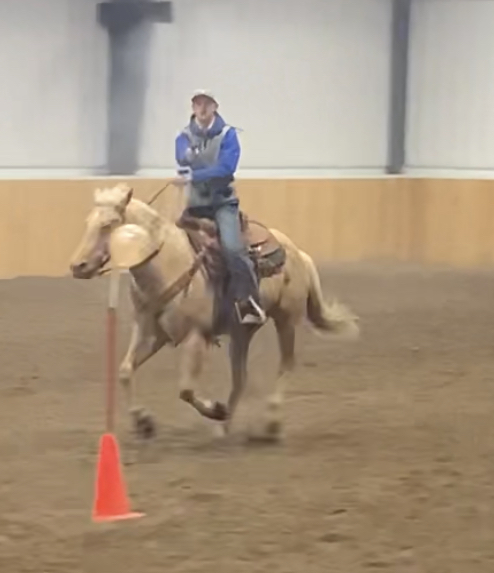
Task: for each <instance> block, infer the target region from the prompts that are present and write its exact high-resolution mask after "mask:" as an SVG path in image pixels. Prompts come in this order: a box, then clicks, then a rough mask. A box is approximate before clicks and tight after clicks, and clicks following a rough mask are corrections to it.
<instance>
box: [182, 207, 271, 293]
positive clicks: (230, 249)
mask: <svg viewBox="0 0 494 573" xmlns="http://www.w3.org/2000/svg"><path fill="white" fill-rule="evenodd" d="M187 212H188V214H190V215H191V216H193V217H206V218H208V219H213V220H214V221H215V222H216V224H217V225H218V231H219V235H220V241H221V246H222V249H223V254H224V257H225V260H226V264H227V266H228V270H229V271H230V277H231V280H230V289H229V290H230V292H229V298H230V297H231V301H230V302H232V303H234V302H236V301H242V300H246V299H248V298H249V296H252V297H253V299H254V300H255V301H256V302H257V303H259V302H260V301H259V285H258V282H257V277H256V274H255V270H254V264H253V263H252V260H251V259H250V257H249V254H248V251H247V248H246V247H245V245H244V243H243V241H242V233H241V229H240V218H239V206H238V201H231V202H228V203H224V204H220V205H218V206H216V205H215V206H211V207H193V208H189V209H187Z"/></svg>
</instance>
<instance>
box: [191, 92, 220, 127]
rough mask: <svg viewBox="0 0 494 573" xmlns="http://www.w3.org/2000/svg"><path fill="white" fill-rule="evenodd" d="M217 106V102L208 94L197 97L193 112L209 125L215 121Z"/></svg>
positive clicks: (201, 121) (203, 122) (200, 120)
mask: <svg viewBox="0 0 494 573" xmlns="http://www.w3.org/2000/svg"><path fill="white" fill-rule="evenodd" d="M217 108H218V106H217V105H216V103H215V102H214V101H213V100H212V99H210V98H208V97H206V96H199V97H196V98H195V99H194V101H193V102H192V113H193V114H194V115H195V116H196V118H197V120H198V121H199V122H200V123H202V124H203V125H209V124H210V123H211V122H212V121H213V117H214V112H215V111H216V110H217Z"/></svg>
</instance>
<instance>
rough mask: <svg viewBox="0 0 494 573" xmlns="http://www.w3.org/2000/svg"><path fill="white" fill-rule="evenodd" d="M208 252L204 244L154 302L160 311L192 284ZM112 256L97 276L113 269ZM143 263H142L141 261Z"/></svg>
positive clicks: (150, 201) (149, 203) (149, 202)
mask: <svg viewBox="0 0 494 573" xmlns="http://www.w3.org/2000/svg"><path fill="white" fill-rule="evenodd" d="M172 184H173V181H169V182H168V183H167V184H166V185H165V186H164V187H162V188H161V189H159V190H158V191H157V192H156V193H155V194H154V195H153V196H152V197H151V199H149V200H148V201H147V204H148V205H151V204H152V203H154V202H155V201H156V199H158V197H159V196H160V195H161V194H162V193H163V192H164V191H165V190H166V189H167V188H168V187H169V186H170V185H172ZM158 252H159V249H158V250H157V251H156V252H155V253H153V254H152V255H151V257H149V258H148V259H147V261H145V262H148V261H149V260H150V259H152V258H154V257H155V256H156V255H157V254H158ZM206 254H207V245H204V246H203V247H202V248H201V249H200V250H199V252H197V253H196V256H195V257H194V262H193V263H192V265H191V267H190V268H188V269H187V270H186V271H184V272H183V273H182V274H181V275H179V277H178V278H176V279H175V280H174V281H173V282H172V283H171V284H170V285H169V286H168V287H167V288H166V289H165V290H164V291H163V292H162V293H161V294H160V296H159V298H158V300H157V301H155V302H154V306H156V307H157V308H156V310H157V311H158V310H159V308H160V307H164V306H166V305H167V304H168V303H169V302H171V301H172V300H173V299H174V298H175V297H176V296H177V295H178V294H179V293H180V292H181V291H182V290H184V289H185V288H187V286H188V285H189V284H190V282H191V280H192V278H193V277H194V275H195V274H196V272H197V271H198V270H199V268H200V267H201V264H202V262H203V261H204V258H205V257H206ZM110 260H111V259H110V257H108V260H106V261H105V262H104V263H103V265H102V267H101V269H100V270H99V271H98V272H97V276H102V275H105V274H107V273H109V272H110V271H111V267H106V268H105V265H106V264H107V263H108V262H110ZM141 264H142V263H141Z"/></svg>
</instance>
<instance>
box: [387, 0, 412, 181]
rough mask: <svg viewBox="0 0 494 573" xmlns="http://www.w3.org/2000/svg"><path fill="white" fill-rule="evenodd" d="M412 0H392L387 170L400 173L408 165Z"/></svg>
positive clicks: (391, 172)
mask: <svg viewBox="0 0 494 573" xmlns="http://www.w3.org/2000/svg"><path fill="white" fill-rule="evenodd" d="M410 5H411V0H393V2H392V10H393V15H392V29H391V61H390V106H389V132H388V161H387V165H386V172H387V173H390V174H398V173H401V172H402V171H403V168H404V166H405V159H406V158H405V138H406V111H407V110H406V107H407V106H406V103H407V83H408V41H409V32H410Z"/></svg>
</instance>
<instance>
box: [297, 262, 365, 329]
mask: <svg viewBox="0 0 494 573" xmlns="http://www.w3.org/2000/svg"><path fill="white" fill-rule="evenodd" d="M300 255H301V257H302V259H303V261H304V264H305V267H306V269H307V273H308V275H309V292H308V296H307V316H308V318H309V320H310V322H311V324H312V326H314V328H315V330H316V332H319V333H321V334H331V335H336V336H339V337H344V338H351V339H355V338H358V336H359V334H360V329H359V326H358V317H357V316H356V315H354V314H353V313H352V312H351V311H350V310H349V309H348V308H347V307H346V306H345V305H342V304H340V303H339V302H337V301H336V300H333V302H332V303H331V304H327V303H326V301H325V300H324V295H323V292H322V288H321V280H320V278H319V273H318V272H317V268H316V265H315V264H314V261H313V260H312V258H311V257H310V256H309V255H308V254H307V253H304V252H303V251H300Z"/></svg>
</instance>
